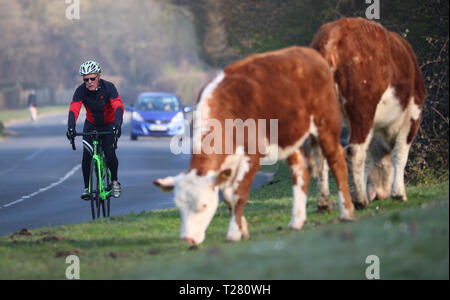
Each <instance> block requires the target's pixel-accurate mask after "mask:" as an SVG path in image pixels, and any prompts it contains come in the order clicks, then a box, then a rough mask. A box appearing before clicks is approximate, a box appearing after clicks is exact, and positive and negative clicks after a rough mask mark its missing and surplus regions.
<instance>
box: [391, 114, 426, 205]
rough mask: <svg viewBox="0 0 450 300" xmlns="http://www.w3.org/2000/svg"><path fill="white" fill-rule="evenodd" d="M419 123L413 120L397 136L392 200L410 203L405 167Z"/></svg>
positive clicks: (393, 156)
mask: <svg viewBox="0 0 450 300" xmlns="http://www.w3.org/2000/svg"><path fill="white" fill-rule="evenodd" d="M419 123H420V121H419V120H411V121H410V123H408V125H407V126H404V127H403V128H402V129H401V130H400V132H399V134H398V135H397V137H396V139H395V145H394V149H393V150H392V164H393V165H394V184H393V187H392V198H395V199H399V200H401V201H403V202H406V201H408V198H407V197H406V189H405V181H404V178H405V167H406V163H407V161H408V154H409V149H410V148H411V144H412V140H413V138H414V136H415V135H416V133H417V129H418V127H419Z"/></svg>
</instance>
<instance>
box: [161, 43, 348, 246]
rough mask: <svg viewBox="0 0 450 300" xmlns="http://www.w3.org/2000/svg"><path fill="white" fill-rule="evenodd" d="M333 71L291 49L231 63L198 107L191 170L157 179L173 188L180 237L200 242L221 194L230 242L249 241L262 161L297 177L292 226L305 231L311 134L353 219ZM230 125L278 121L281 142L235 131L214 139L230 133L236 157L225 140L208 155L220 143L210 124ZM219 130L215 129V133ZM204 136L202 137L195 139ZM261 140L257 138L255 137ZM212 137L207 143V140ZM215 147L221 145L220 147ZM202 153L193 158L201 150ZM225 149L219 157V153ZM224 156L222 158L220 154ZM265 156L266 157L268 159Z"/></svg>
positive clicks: (306, 51)
mask: <svg viewBox="0 0 450 300" xmlns="http://www.w3.org/2000/svg"><path fill="white" fill-rule="evenodd" d="M339 109H340V108H339V102H338V100H337V95H336V91H335V88H334V82H333V76H332V72H331V70H330V68H329V66H328V64H327V63H326V61H325V60H324V59H323V58H322V57H321V56H320V54H319V53H317V52H316V51H315V50H313V49H310V48H302V47H291V48H287V49H282V50H278V51H274V52H268V53H263V54H258V55H254V56H251V57H249V58H247V59H244V60H241V61H238V62H236V63H234V64H231V65H230V66H228V67H227V68H226V69H225V70H224V71H223V72H221V73H220V74H219V75H218V76H217V77H216V78H215V79H214V80H212V81H211V82H210V83H209V84H208V85H206V86H205V88H204V89H203V91H202V92H201V93H200V95H199V101H198V103H197V107H196V110H197V111H199V112H200V114H201V121H202V122H201V124H203V125H201V126H199V127H200V128H195V127H198V126H196V125H195V124H194V145H193V147H194V154H193V155H192V158H191V163H190V167H189V170H188V171H187V172H186V173H181V174H179V175H178V176H175V177H167V178H163V179H158V180H155V181H154V184H155V185H157V186H159V187H160V188H161V189H162V190H165V191H168V190H172V189H175V203H176V206H177V207H178V208H179V210H180V214H181V219H182V226H181V238H182V239H184V240H186V241H188V242H190V243H194V244H200V243H201V242H202V241H203V240H204V238H205V231H206V229H207V227H208V225H209V223H210V221H211V220H212V218H213V216H214V213H215V211H216V209H217V206H218V202H219V200H218V189H221V190H222V191H223V195H224V200H225V203H226V204H227V205H228V207H229V208H230V211H231V213H232V215H231V221H230V224H229V228H228V233H227V240H229V241H238V240H240V239H241V238H242V236H244V237H248V236H249V234H248V230H247V222H246V219H245V217H244V215H243V212H244V206H245V203H246V201H247V198H248V196H249V191H250V187H251V183H252V181H253V179H254V176H255V174H256V172H257V171H258V169H259V167H260V162H261V161H260V159H265V158H269V157H274V156H275V157H276V159H287V161H288V164H289V166H290V169H291V173H292V178H293V182H294V184H293V208H292V218H291V221H290V224H289V227H290V228H293V229H300V228H302V226H303V224H304V222H305V221H306V201H307V199H306V198H307V190H308V186H309V180H310V173H309V169H308V166H307V164H306V160H305V159H304V157H303V156H302V153H301V152H300V146H302V144H303V143H304V141H305V140H306V138H308V137H309V136H313V137H314V138H315V139H317V141H318V145H320V147H321V149H322V151H323V153H324V156H325V157H326V159H327V161H328V164H329V166H330V168H331V170H332V172H333V174H334V176H335V178H336V181H337V184H338V189H339V193H338V196H339V204H340V218H341V219H343V220H352V219H353V204H352V201H351V198H350V192H349V187H348V183H347V176H348V175H347V166H346V162H345V150H344V149H343V147H342V146H341V145H340V143H339V135H340V131H341V115H340V112H339ZM227 120H242V121H245V122H246V121H247V120H264V122H266V123H267V127H266V128H269V120H278V128H279V130H278V132H277V133H278V139H277V143H276V144H270V142H269V141H270V140H271V137H269V134H270V133H269V132H268V131H267V133H266V134H265V135H264V136H260V134H259V133H260V132H259V133H257V134H256V136H252V137H251V134H249V133H248V134H247V135H246V138H245V139H244V140H243V143H241V144H239V143H238V142H237V141H236V136H235V134H236V132H235V131H236V130H234V132H233V130H232V131H231V132H229V131H228V132H225V130H222V131H216V132H215V134H216V136H215V137H216V138H219V140H220V138H222V139H227V138H229V135H230V134H232V135H233V136H234V137H233V139H234V140H235V142H234V143H233V148H232V152H231V153H229V154H226V153H227V151H225V150H226V149H225V147H226V146H225V143H224V144H221V145H220V146H219V147H218V149H217V148H216V150H221V151H222V152H220V151H215V152H213V153H209V154H206V153H205V151H204V150H203V147H204V146H205V144H207V145H210V143H211V142H213V143H214V142H216V140H215V139H211V138H210V135H211V134H214V132H212V131H213V129H211V127H209V126H207V125H205V124H208V122H209V121H214V122H211V124H216V125H217V124H219V125H222V126H221V128H225V127H226V125H225V124H226V123H227ZM214 130H215V129H214ZM196 137H198V139H196ZM255 138H256V139H257V140H254V139H255ZM207 139H208V141H206V140H207ZM255 143H256V144H261V143H262V144H265V149H266V151H262V152H261V151H258V152H256V153H251V152H250V151H249V149H250V147H251V145H252V144H255ZM214 146H217V144H216V145H214ZM199 147H201V151H198V153H197V154H196V153H195V149H197V150H198V148H199ZM217 152H219V153H217ZM221 153H222V154H221ZM262 153H264V154H262Z"/></svg>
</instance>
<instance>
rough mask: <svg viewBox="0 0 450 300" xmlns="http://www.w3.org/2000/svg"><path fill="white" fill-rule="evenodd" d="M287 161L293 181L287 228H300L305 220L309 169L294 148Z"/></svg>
mask: <svg viewBox="0 0 450 300" xmlns="http://www.w3.org/2000/svg"><path fill="white" fill-rule="evenodd" d="M287 161H288V164H289V168H290V169H291V174H292V181H293V186H292V191H293V205H292V218H291V221H290V223H289V228H291V229H296V230H300V229H301V228H302V227H303V224H304V223H305V221H306V201H307V196H308V187H309V179H310V171H309V169H308V168H307V166H306V163H305V160H304V158H303V155H302V154H301V152H300V151H299V150H296V151H295V152H294V153H293V154H292V155H291V156H289V158H288V160H287Z"/></svg>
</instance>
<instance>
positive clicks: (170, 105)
mask: <svg viewBox="0 0 450 300" xmlns="http://www.w3.org/2000/svg"><path fill="white" fill-rule="evenodd" d="M136 110H140V111H150V110H157V111H179V110H180V104H179V103H178V100H177V98H176V97H174V96H140V97H139V99H138V101H137V103H136Z"/></svg>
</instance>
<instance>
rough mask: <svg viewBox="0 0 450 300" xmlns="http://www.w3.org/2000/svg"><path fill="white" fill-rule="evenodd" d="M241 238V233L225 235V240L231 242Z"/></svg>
mask: <svg viewBox="0 0 450 300" xmlns="http://www.w3.org/2000/svg"><path fill="white" fill-rule="evenodd" d="M241 238H242V235H241V234H239V235H228V236H227V242H229V243H231V242H239V241H240V240H241Z"/></svg>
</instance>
